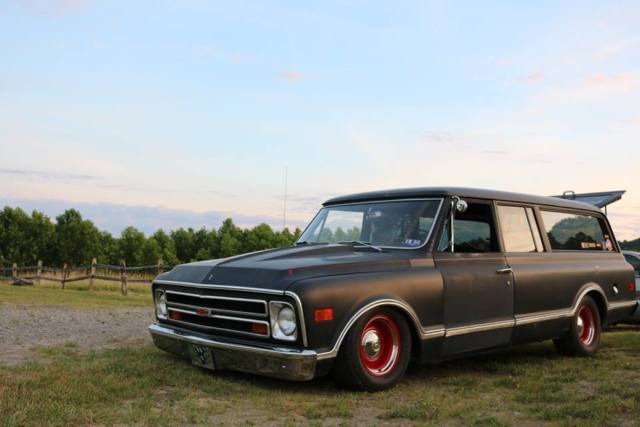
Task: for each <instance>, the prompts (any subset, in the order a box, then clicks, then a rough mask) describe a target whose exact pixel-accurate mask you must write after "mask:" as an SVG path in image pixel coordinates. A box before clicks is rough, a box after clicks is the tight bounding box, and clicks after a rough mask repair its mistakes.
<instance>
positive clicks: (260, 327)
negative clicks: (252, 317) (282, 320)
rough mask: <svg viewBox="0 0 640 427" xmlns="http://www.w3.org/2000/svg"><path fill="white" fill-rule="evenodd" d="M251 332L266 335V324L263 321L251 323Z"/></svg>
mask: <svg viewBox="0 0 640 427" xmlns="http://www.w3.org/2000/svg"><path fill="white" fill-rule="evenodd" d="M251 332H252V333H254V334H258V335H268V334H269V331H268V330H267V325H265V324H264V323H252V324H251Z"/></svg>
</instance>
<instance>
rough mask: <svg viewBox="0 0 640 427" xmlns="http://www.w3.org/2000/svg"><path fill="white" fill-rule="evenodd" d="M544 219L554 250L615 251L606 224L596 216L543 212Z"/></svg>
mask: <svg viewBox="0 0 640 427" xmlns="http://www.w3.org/2000/svg"><path fill="white" fill-rule="evenodd" d="M542 219H543V221H544V225H545V229H546V231H547V235H548V236H549V242H550V243H551V248H552V249H554V250H565V251H603V250H609V251H612V250H614V247H613V242H612V241H611V237H610V236H609V235H608V234H607V232H606V227H605V225H604V222H603V221H602V220H601V219H598V218H596V217H595V216H591V215H583V214H574V213H568V212H552V211H545V210H543V211H542Z"/></svg>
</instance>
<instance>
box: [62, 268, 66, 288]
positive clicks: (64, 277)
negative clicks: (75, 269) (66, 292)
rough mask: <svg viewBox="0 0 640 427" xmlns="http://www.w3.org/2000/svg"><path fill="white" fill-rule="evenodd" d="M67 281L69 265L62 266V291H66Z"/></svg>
mask: <svg viewBox="0 0 640 427" xmlns="http://www.w3.org/2000/svg"><path fill="white" fill-rule="evenodd" d="M66 281H67V263H66V262H65V263H64V265H63V266H62V289H64V285H65V282H66Z"/></svg>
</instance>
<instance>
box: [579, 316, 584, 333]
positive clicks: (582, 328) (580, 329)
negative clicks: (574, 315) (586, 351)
mask: <svg viewBox="0 0 640 427" xmlns="http://www.w3.org/2000/svg"><path fill="white" fill-rule="evenodd" d="M582 332H584V320H582V317H578V335H582Z"/></svg>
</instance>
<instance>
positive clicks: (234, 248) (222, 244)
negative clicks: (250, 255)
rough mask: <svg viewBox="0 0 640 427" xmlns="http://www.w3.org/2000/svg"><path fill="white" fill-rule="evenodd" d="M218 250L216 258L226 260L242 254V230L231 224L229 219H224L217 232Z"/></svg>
mask: <svg viewBox="0 0 640 427" xmlns="http://www.w3.org/2000/svg"><path fill="white" fill-rule="evenodd" d="M218 248H219V249H218V254H217V258H227V257H230V256H233V255H238V254H240V253H242V252H241V249H242V230H240V228H238V227H237V226H236V225H235V224H234V223H233V221H232V220H231V218H227V219H225V220H224V222H223V223H222V227H220V229H219V230H218Z"/></svg>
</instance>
